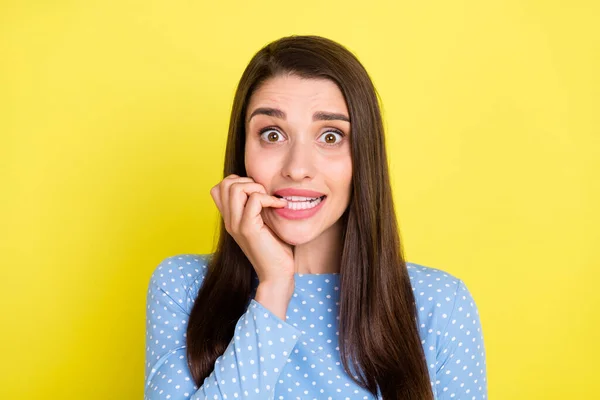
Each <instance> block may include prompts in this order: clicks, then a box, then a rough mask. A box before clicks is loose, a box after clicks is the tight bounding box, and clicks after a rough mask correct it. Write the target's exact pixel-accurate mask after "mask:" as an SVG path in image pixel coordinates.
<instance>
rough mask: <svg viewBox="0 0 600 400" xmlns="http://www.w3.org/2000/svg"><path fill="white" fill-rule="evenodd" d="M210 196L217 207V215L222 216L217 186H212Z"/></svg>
mask: <svg viewBox="0 0 600 400" xmlns="http://www.w3.org/2000/svg"><path fill="white" fill-rule="evenodd" d="M210 195H211V197H212V198H213V201H214V202H215V205H216V206H217V209H218V210H219V213H220V214H221V216H223V208H222V204H223V203H221V190H220V188H219V184H216V185H215V186H213V187H212V188H211V189H210Z"/></svg>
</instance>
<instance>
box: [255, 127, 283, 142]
mask: <svg viewBox="0 0 600 400" xmlns="http://www.w3.org/2000/svg"><path fill="white" fill-rule="evenodd" d="M265 134H266V135H265ZM259 135H260V137H261V138H262V140H264V141H265V142H267V143H277V142H281V141H282V140H278V139H280V137H281V134H280V133H279V132H278V131H276V130H275V129H273V128H265V129H262V130H261V131H260V132H259Z"/></svg>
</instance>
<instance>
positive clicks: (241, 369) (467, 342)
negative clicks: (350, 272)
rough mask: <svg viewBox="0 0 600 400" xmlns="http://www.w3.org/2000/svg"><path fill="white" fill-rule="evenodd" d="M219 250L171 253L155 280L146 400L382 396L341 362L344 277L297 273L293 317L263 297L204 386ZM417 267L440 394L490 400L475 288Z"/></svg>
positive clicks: (422, 323) (423, 328) (422, 328)
mask: <svg viewBox="0 0 600 400" xmlns="http://www.w3.org/2000/svg"><path fill="white" fill-rule="evenodd" d="M210 256H211V255H210V254H181V255H176V256H173V257H168V258H166V259H165V260H163V261H162V262H161V263H160V265H158V267H157V268H156V269H155V270H154V272H153V274H152V276H151V278H150V284H149V287H148V294H147V311H146V312H147V315H146V360H145V391H144V398H145V399H147V400H150V399H152V400H154V399H156V400H158V399H172V400H180V399H194V400H196V399H202V400H204V399H209V400H210V399H261V400H264V399H302V400H304V399H318V400H322V399H334V400H337V399H375V397H373V395H372V394H371V393H370V392H367V391H366V390H364V389H363V388H361V387H360V386H358V385H357V384H356V383H355V382H354V381H352V380H351V379H350V378H349V376H348V375H347V373H346V372H345V371H344V369H343V366H342V363H341V360H340V353H339V347H338V341H337V338H338V324H337V322H338V317H337V315H338V310H339V299H340V287H339V282H340V275H339V274H336V273H330V274H296V275H295V281H296V284H295V289H294V294H293V295H292V298H291V301H290V304H289V307H288V309H287V316H286V321H283V320H281V319H280V318H279V317H277V316H276V315H275V314H273V313H271V312H270V311H269V310H268V309H267V308H265V307H263V306H262V305H261V304H260V303H258V302H257V301H256V300H254V298H253V299H252V300H251V301H250V303H249V306H248V308H247V310H246V312H245V313H244V314H243V315H242V316H241V317H240V319H239V320H238V322H237V325H236V328H235V335H234V337H233V338H232V340H231V342H230V343H229V346H228V347H227V349H226V350H225V352H224V353H223V354H222V355H221V356H220V357H219V358H218V359H217V360H216V362H215V368H214V370H213V372H212V373H211V374H210V375H209V376H208V377H207V378H206V379H205V380H204V382H203V383H202V385H201V386H200V387H198V386H197V385H195V384H194V382H193V380H192V377H191V374H190V372H189V369H188V366H187V357H186V353H185V351H186V349H185V344H186V328H187V321H188V317H189V313H190V311H191V309H192V305H193V303H194V300H195V298H196V296H197V294H198V290H199V288H200V286H201V284H202V280H203V278H204V273H205V272H206V266H207V262H208V259H209V257H210ZM407 267H408V272H409V275H410V280H411V283H412V287H413V293H414V296H415V300H416V304H417V309H418V313H419V314H418V316H419V333H420V336H421V339H422V345H423V349H424V350H425V356H426V358H427V365H428V368H429V376H430V378H431V385H432V388H433V392H434V395H435V398H436V399H439V400H442V399H443V400H446V399H448V400H449V399H460V400H463V399H470V400H475V399H486V398H487V381H486V363H485V349H484V344H483V335H482V330H481V324H480V320H479V315H478V312H477V306H476V305H475V302H474V301H473V298H472V297H471V294H470V293H469V291H468V289H467V288H466V286H465V284H464V283H463V282H462V281H461V280H460V279H457V278H456V277H454V276H452V275H450V274H448V273H446V272H443V271H441V270H437V269H433V268H429V267H425V266H421V265H418V264H413V263H407ZM257 284H258V282H256V285H257ZM256 285H255V287H256ZM253 293H254V294H255V291H254V292H253ZM253 297H254V296H253ZM377 398H380V397H377Z"/></svg>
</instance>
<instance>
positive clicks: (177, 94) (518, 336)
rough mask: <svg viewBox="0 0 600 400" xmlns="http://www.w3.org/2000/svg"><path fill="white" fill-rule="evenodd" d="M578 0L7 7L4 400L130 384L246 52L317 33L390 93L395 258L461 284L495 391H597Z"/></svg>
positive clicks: (2, 70)
mask: <svg viewBox="0 0 600 400" xmlns="http://www.w3.org/2000/svg"><path fill="white" fill-rule="evenodd" d="M599 20H600V6H599V3H598V2H594V1H591V0H590V1H575V0H571V1H542V0H540V1H523V0H505V1H480V0H465V1H444V0H432V1H406V0H403V1H390V2H362V1H360V2H359V1H348V0H344V1H341V0H339V1H323V0H319V1H312V0H309V1H303V2H281V1H263V2H251V1H235V2H232V1H211V2H208V1H166V0H161V1H152V0H146V1H131V0H127V1H124V0H119V1H114V0H113V1H103V2H92V1H84V0H80V1H76V0H71V1H65V0H63V1H53V2H42V1H31V0H30V1H25V0H22V1H16V0H12V1H2V3H0V60H1V61H0V134H1V138H0V139H1V140H0V180H1V182H0V183H1V188H2V193H1V196H0V230H1V231H0V234H1V237H0V250H1V252H0V254H1V257H2V261H1V262H0V265H1V276H0V279H1V281H0V282H1V285H2V287H1V289H0V304H2V312H1V317H0V318H1V320H0V326H1V333H0V335H1V336H0V343H1V351H0V354H1V355H2V358H3V359H2V362H1V363H0V381H1V384H0V398H2V399H33V398H48V399H59V398H60V399H81V398H86V399H136V398H142V391H143V386H144V382H143V369H144V329H145V300H146V289H147V284H148V280H149V277H150V274H151V272H152V271H153V270H154V268H155V267H156V266H157V265H158V264H159V262H160V261H161V260H162V259H164V258H165V257H167V256H171V255H175V254H180V253H205V252H210V251H212V246H213V234H214V232H215V226H216V223H217V218H218V214H217V210H216V207H215V206H214V204H213V203H212V199H211V197H210V195H209V189H210V188H211V187H212V186H213V185H214V184H216V183H217V182H218V181H219V180H220V178H221V171H222V162H223V154H224V149H225V138H226V132H227V124H228V118H229V112H230V107H231V102H232V99H233V94H234V90H235V87H236V84H237V82H238V80H239V78H240V75H241V73H242V71H243V69H244V67H245V66H246V64H247V63H248V61H249V60H250V58H251V57H252V55H253V54H254V53H255V52H256V51H257V50H258V49H259V48H260V47H261V46H263V45H264V44H266V43H267V42H269V41H271V40H274V39H277V38H279V37H281V36H286V35H290V34H318V35H322V36H326V37H329V38H331V39H334V40H337V41H339V42H340V43H342V44H344V45H346V46H347V47H348V48H349V49H350V50H352V51H353V52H355V54H357V55H358V57H359V59H360V60H361V61H362V62H363V63H364V65H365V67H366V68H367V70H368V71H369V72H370V74H371V75H372V78H373V80H374V82H375V85H376V87H377V89H378V90H379V93H380V95H381V98H382V102H383V106H384V118H385V122H386V128H387V144H388V151H389V157H390V165H391V168H392V179H393V187H394V195H395V199H396V204H397V210H398V214H399V215H398V217H399V221H400V226H401V234H402V238H403V241H404V245H405V248H406V256H407V259H408V261H412V262H416V263H420V264H424V265H428V266H431V267H436V268H441V269H444V270H446V271H448V272H450V273H452V274H454V275H456V276H458V277H460V278H462V279H463V280H464V281H465V282H466V284H467V286H468V287H469V289H470V290H471V292H472V294H473V296H474V297H475V299H476V302H477V304H478V306H479V309H480V314H481V319H482V324H483V329H484V339H485V344H486V349H487V357H488V358H487V365H488V380H489V396H490V398H491V399H511V400H517V399H579V398H592V397H595V396H593V394H595V395H598V394H599V393H600V379H598V378H597V376H596V375H597V373H598V370H599V367H598V362H599V359H600V351H599V346H598V344H597V336H598V329H599V327H600V317H599V316H600V312H599V311H598V307H599V306H600V289H599V287H598V286H599V283H600V281H599V278H600V274H599V272H598V267H600V254H599V252H598V245H597V242H598V240H599V238H600V237H599V236H600V235H599V233H600V228H599V224H600V211H599V205H600V183H599V181H600V177H599V173H600V161H599V158H600V157H599V154H600V117H599V115H600V78H599V77H600V72H599V71H600V55H599V54H600V45H599V43H600V28H598V26H599V25H598V21H599Z"/></svg>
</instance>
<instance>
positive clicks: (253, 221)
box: [240, 193, 287, 231]
mask: <svg viewBox="0 0 600 400" xmlns="http://www.w3.org/2000/svg"><path fill="white" fill-rule="evenodd" d="M286 204H287V200H285V199H280V198H278V197H275V196H271V195H268V194H265V193H252V194H251V195H250V197H249V199H248V201H247V202H246V207H245V208H244V213H243V214H242V219H241V220H240V231H241V230H242V229H243V230H245V231H247V230H248V229H252V227H253V226H254V225H257V224H258V225H261V226H262V223H264V221H263V220H262V217H261V216H260V213H261V212H262V210H263V208H267V207H273V208H282V207H285V205H286Z"/></svg>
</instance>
